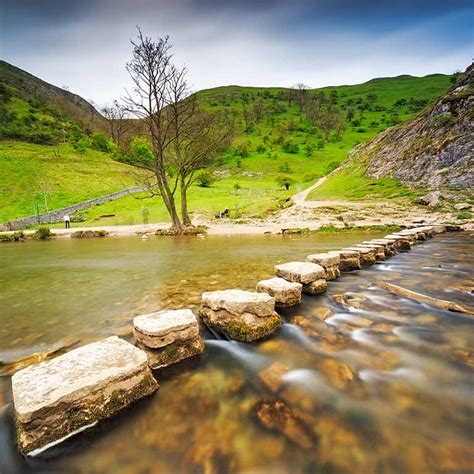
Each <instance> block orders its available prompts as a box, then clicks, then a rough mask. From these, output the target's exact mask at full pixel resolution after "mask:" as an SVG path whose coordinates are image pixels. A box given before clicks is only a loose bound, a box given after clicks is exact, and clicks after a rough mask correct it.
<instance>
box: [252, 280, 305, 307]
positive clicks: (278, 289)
mask: <svg viewBox="0 0 474 474" xmlns="http://www.w3.org/2000/svg"><path fill="white" fill-rule="evenodd" d="M302 288H303V285H302V284H301V283H296V282H290V281H287V280H285V279H283V278H278V277H274V278H270V279H268V280H262V281H260V282H258V284H257V291H258V292H259V293H268V294H269V295H270V296H273V297H274V298H275V302H276V305H277V306H291V305H294V304H298V303H300V302H301V290H302Z"/></svg>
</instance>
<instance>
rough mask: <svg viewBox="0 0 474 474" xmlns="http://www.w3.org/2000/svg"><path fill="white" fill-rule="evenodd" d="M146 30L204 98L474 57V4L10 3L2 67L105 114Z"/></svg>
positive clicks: (0, 32) (2, 33) (451, 65)
mask: <svg viewBox="0 0 474 474" xmlns="http://www.w3.org/2000/svg"><path fill="white" fill-rule="evenodd" d="M137 25H139V26H140V27H141V29H142V31H143V32H144V33H145V34H146V35H148V36H151V37H158V36H161V37H163V36H166V35H169V37H170V41H171V43H172V44H173V53H174V60H175V62H176V64H177V65H179V66H186V67H187V69H188V80H189V83H190V85H191V87H192V89H193V90H200V89H206V88H210V87H215V86H221V85H230V84H238V85H249V86H283V87H289V86H292V85H293V84H296V83H299V82H302V83H305V84H307V85H309V86H311V87H320V86H327V85H340V84H356V83H361V82H365V81H367V80H370V79H372V78H375V77H387V76H396V75H399V74H411V75H415V76H422V75H426V74H431V73H436V72H441V73H452V72H454V71H456V70H464V69H465V68H466V67H467V66H468V65H469V64H470V62H471V61H472V57H473V56H474V36H473V31H474V29H473V27H472V25H474V2H472V1H465V0H359V1H357V0H312V1H309V0H253V1H252V0H128V1H127V0H0V57H1V59H4V60H5V61H8V62H10V63H12V64H14V65H16V66H18V67H20V68H22V69H25V70H26V71H28V72H30V73H32V74H34V75H36V76H38V77H40V78H42V79H43V80H46V81H47V82H50V83H52V84H55V85H57V86H67V87H68V88H69V90H71V91H73V92H75V93H77V94H79V95H81V96H82V97H84V98H85V99H87V100H92V101H94V103H96V104H98V105H104V104H105V103H108V102H111V101H112V100H114V99H118V98H120V97H121V96H123V95H124V90H125V87H127V86H129V84H130V80H129V77H128V73H127V72H126V69H125V64H126V63H127V61H129V60H130V58H131V52H132V49H131V45H130V39H131V38H133V37H134V36H135V35H136V26H137Z"/></svg>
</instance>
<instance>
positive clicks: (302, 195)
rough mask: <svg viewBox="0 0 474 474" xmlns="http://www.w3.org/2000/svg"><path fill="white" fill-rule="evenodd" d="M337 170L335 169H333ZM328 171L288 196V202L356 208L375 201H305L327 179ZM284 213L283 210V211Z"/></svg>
mask: <svg viewBox="0 0 474 474" xmlns="http://www.w3.org/2000/svg"><path fill="white" fill-rule="evenodd" d="M335 171H337V170H335ZM335 171H333V173H334V172H335ZM333 173H330V174H328V175H326V176H323V177H322V178H319V179H318V180H317V181H316V182H315V183H314V184H312V185H311V186H309V187H308V188H306V189H303V191H300V192H299V193H296V194H293V196H291V198H290V202H292V203H293V204H295V206H299V207H306V208H317V207H328V206H345V207H349V208H358V207H367V206H371V205H373V204H375V203H373V202H366V201H364V202H355V201H342V200H316V201H307V200H306V199H307V197H308V196H309V194H310V193H311V192H312V191H314V190H315V189H316V188H317V187H319V186H321V184H323V183H325V182H326V181H327V179H328V176H330V175H332V174H333ZM283 213H284V211H283Z"/></svg>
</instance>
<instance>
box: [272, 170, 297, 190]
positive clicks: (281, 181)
mask: <svg viewBox="0 0 474 474" xmlns="http://www.w3.org/2000/svg"><path fill="white" fill-rule="evenodd" d="M276 182H277V183H278V185H279V186H281V187H282V188H285V190H287V191H288V189H290V186H292V185H293V184H294V183H295V180H294V179H293V178H292V177H291V176H290V175H289V174H281V175H279V176H278V177H277V179H276Z"/></svg>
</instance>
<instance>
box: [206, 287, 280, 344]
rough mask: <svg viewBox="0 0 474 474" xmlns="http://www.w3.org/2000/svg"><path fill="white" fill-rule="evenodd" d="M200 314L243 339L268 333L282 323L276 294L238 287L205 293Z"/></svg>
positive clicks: (221, 329) (224, 330)
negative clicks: (238, 288) (277, 307)
mask: <svg viewBox="0 0 474 474" xmlns="http://www.w3.org/2000/svg"><path fill="white" fill-rule="evenodd" d="M199 316H200V317H201V319H202V320H203V321H204V323H205V324H206V325H207V326H209V327H210V328H212V329H216V330H217V331H219V332H221V333H224V334H226V335H227V336H228V337H229V338H231V339H235V340H237V341H242V342H252V341H256V340H258V339H261V338H263V337H266V336H268V335H270V334H271V333H272V332H273V331H275V329H276V328H277V327H278V326H279V325H280V324H281V319H280V316H279V315H278V313H276V312H275V298H274V297H273V296H270V295H269V294H267V293H257V292H252V291H243V290H237V289H232V290H223V291H211V292H207V293H203V294H202V304H201V308H200V310H199Z"/></svg>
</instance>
